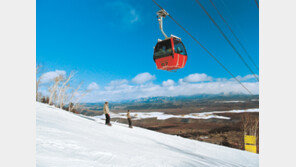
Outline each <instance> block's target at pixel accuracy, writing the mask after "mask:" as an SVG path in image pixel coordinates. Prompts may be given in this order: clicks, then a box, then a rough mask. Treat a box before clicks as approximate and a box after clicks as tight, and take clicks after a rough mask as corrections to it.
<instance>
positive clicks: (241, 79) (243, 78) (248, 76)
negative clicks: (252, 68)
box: [230, 74, 259, 81]
mask: <svg viewBox="0 0 296 167" xmlns="http://www.w3.org/2000/svg"><path fill="white" fill-rule="evenodd" d="M256 77H257V78H259V76H258V75H256ZM236 78H237V79H238V80H239V81H250V80H252V79H255V76H254V75H253V74H248V75H246V76H244V77H241V76H237V77H236ZM230 80H231V81H234V80H235V79H233V78H231V79H230Z"/></svg>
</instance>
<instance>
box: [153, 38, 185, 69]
mask: <svg viewBox="0 0 296 167" xmlns="http://www.w3.org/2000/svg"><path fill="white" fill-rule="evenodd" d="M153 59H154V61H155V63H156V67H157V69H159V70H166V71H171V70H177V69H180V68H184V66H185V64H186V61H187V52H186V49H185V46H184V45H183V43H182V41H181V39H180V38H178V37H176V36H171V37H169V38H167V39H165V40H162V41H159V42H157V44H156V46H155V48H154V55H153Z"/></svg>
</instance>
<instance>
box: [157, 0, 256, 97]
mask: <svg viewBox="0 0 296 167" xmlns="http://www.w3.org/2000/svg"><path fill="white" fill-rule="evenodd" d="M152 1H153V2H154V3H155V4H156V5H157V6H158V7H159V8H160V9H162V10H164V8H163V7H161V6H160V5H159V4H158V3H157V2H156V1H155V0H152ZM168 16H169V17H170V18H171V19H172V20H173V21H174V22H175V23H176V24H177V25H178V26H179V27H180V28H181V29H183V31H185V32H186V33H187V34H188V35H189V36H190V37H191V38H192V39H193V40H194V41H195V42H196V43H197V44H199V46H200V47H201V48H203V49H204V50H205V51H206V52H207V53H208V54H209V55H210V56H211V57H212V58H213V59H214V60H215V61H216V62H217V63H218V64H219V65H220V66H221V67H222V68H223V69H224V70H225V71H226V72H227V73H228V74H230V75H231V77H232V78H233V79H235V80H236V81H237V82H238V83H239V84H240V85H241V86H242V87H243V88H244V89H245V90H246V91H247V92H248V93H249V94H251V95H253V93H252V92H251V91H250V90H249V89H248V88H247V87H245V85H244V84H243V83H242V82H241V81H240V80H238V79H237V78H236V77H235V76H234V75H233V74H232V72H230V70H228V69H227V68H226V67H225V66H224V65H223V64H222V63H221V62H220V61H219V60H218V59H217V58H216V57H215V56H214V55H213V54H212V53H211V52H210V51H209V50H208V49H207V48H206V47H204V46H203V45H202V44H201V43H200V42H199V41H198V40H197V39H196V38H195V37H194V36H192V35H191V34H190V33H189V32H188V31H187V30H186V29H185V28H184V27H183V26H182V25H181V24H180V23H178V22H177V21H176V20H175V19H174V18H173V17H172V16H171V15H168Z"/></svg>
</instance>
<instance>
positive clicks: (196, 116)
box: [94, 108, 259, 120]
mask: <svg viewBox="0 0 296 167" xmlns="http://www.w3.org/2000/svg"><path fill="white" fill-rule="evenodd" d="M242 112H259V109H258V108H252V109H246V110H230V111H211V112H202V113H191V114H186V115H172V114H165V113H163V112H134V113H130V115H131V116H132V117H133V120H140V119H147V118H156V119H158V120H165V119H169V118H191V119H211V118H216V119H230V118H229V117H225V116H219V115H215V114H219V113H242ZM110 116H111V118H126V113H118V114H116V113H110ZM94 119H105V115H104V114H103V115H99V116H95V117H94Z"/></svg>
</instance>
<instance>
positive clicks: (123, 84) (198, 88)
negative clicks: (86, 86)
mask: <svg viewBox="0 0 296 167" xmlns="http://www.w3.org/2000/svg"><path fill="white" fill-rule="evenodd" d="M189 76H190V75H189ZM206 76H207V75H206ZM207 77H208V76H207ZM185 78H186V77H185ZM210 78H211V81H209V82H185V81H184V80H185V79H183V78H181V79H179V80H178V82H177V83H176V82H175V81H173V80H171V79H168V80H166V81H163V82H162V83H161V84H154V83H153V82H148V81H151V80H153V79H155V76H153V75H151V74H149V73H142V74H139V75H137V76H136V77H135V78H134V79H133V83H136V84H133V83H130V82H128V81H127V80H115V81H111V82H110V83H109V84H108V86H106V87H105V89H104V90H100V91H95V92H92V93H90V94H88V95H87V96H86V97H85V98H84V100H85V101H87V102H97V101H105V100H107V101H120V100H130V99H137V98H145V97H155V96H181V95H185V96H186V95H188V96H190V95H197V94H248V92H247V91H246V90H245V89H244V88H243V87H242V86H241V85H240V84H239V83H237V82H236V81H232V80H230V79H226V78H212V77H210ZM201 80H203V81H205V80H207V81H208V80H209V79H199V81H201ZM194 81H197V79H196V80H194ZM242 83H243V84H244V85H245V86H246V87H247V88H248V89H249V90H250V91H251V92H252V93H253V94H258V93H259V83H258V82H254V81H252V82H251V81H244V82H242ZM93 99H95V101H92V100H93Z"/></svg>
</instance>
